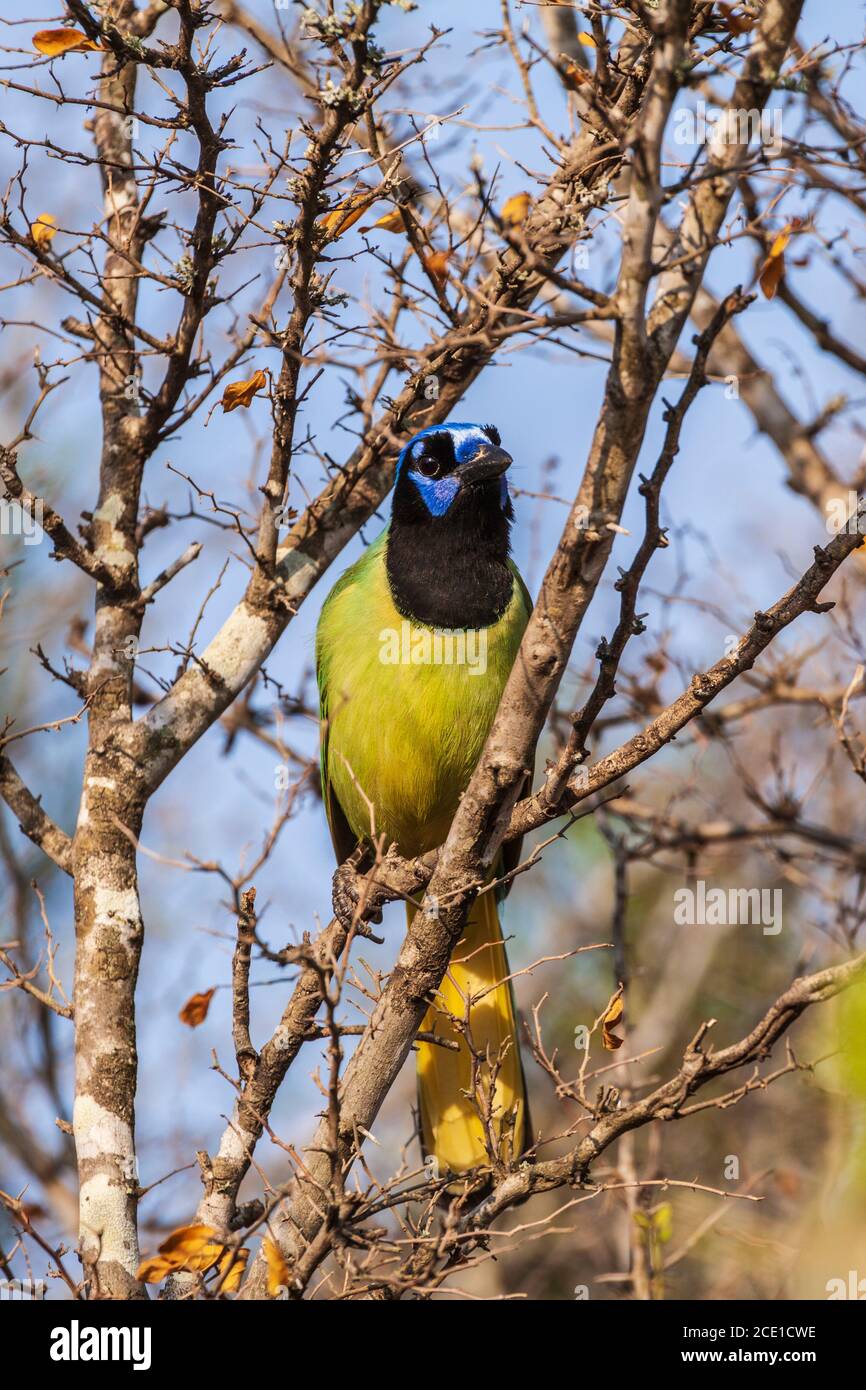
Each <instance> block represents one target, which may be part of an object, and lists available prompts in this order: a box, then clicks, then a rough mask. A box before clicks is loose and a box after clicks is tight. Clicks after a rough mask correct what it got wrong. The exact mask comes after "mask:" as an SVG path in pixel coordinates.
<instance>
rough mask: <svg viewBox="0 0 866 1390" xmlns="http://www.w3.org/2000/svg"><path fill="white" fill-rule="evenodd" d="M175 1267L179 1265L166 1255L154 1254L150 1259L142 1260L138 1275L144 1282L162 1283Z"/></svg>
mask: <svg viewBox="0 0 866 1390" xmlns="http://www.w3.org/2000/svg"><path fill="white" fill-rule="evenodd" d="M175 1269H177V1265H175V1264H174V1263H173V1262H172V1261H171V1260H167V1259H166V1258H165V1256H164V1255H152V1256H151V1258H150V1259H149V1260H142V1262H141V1264H140V1265H139V1266H138V1274H137V1276H136V1277H137V1278H138V1279H140V1280H141V1282H142V1283H143V1284H161V1283H162V1281H163V1279H167V1278H168V1276H169V1274H171V1273H173V1271H174V1270H175Z"/></svg>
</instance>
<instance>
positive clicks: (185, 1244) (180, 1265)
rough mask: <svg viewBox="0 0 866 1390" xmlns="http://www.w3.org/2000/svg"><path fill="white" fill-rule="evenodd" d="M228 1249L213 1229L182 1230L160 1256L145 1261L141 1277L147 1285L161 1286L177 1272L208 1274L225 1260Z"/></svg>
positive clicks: (164, 1244) (168, 1239) (162, 1247)
mask: <svg viewBox="0 0 866 1390" xmlns="http://www.w3.org/2000/svg"><path fill="white" fill-rule="evenodd" d="M226 1253H227V1252H226V1248H225V1246H224V1245H223V1244H222V1242H221V1241H220V1239H219V1237H218V1236H217V1233H216V1231H214V1230H213V1229H212V1228H211V1227H210V1226H179V1227H178V1229H177V1230H176V1231H172V1233H171V1235H170V1236H167V1237H166V1239H165V1240H164V1241H163V1242H162V1245H160V1247H159V1254H158V1255H152V1256H151V1257H150V1259H147V1260H142V1262H141V1264H140V1265H139V1267H138V1277H139V1279H141V1280H142V1281H143V1282H144V1283H145V1284H158V1283H160V1281H161V1280H163V1279H165V1278H166V1276H167V1275H169V1274H172V1273H173V1272H174V1271H175V1270H179V1269H184V1270H188V1271H189V1272H190V1273H204V1272H205V1270H208V1269H210V1268H211V1267H212V1266H213V1265H215V1264H216V1263H217V1261H218V1260H220V1259H223V1258H224V1256H225V1255H226Z"/></svg>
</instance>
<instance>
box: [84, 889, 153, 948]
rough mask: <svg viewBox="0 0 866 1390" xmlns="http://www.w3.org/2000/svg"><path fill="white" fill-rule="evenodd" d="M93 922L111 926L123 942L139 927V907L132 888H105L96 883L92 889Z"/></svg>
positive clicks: (97, 925) (100, 925)
mask: <svg viewBox="0 0 866 1390" xmlns="http://www.w3.org/2000/svg"><path fill="white" fill-rule="evenodd" d="M93 923H94V926H96V927H113V928H114V929H115V930H116V931H118V932H119V933H120V936H121V940H123V941H124V942H125V943H126V942H127V941H128V938H129V937H130V936H131V935H132V934H133V933H137V932H138V931H139V930H140V928H141V908H140V907H139V904H138V894H137V893H136V891H135V889H134V888H106V887H105V885H104V884H96V886H95V887H94V889H93Z"/></svg>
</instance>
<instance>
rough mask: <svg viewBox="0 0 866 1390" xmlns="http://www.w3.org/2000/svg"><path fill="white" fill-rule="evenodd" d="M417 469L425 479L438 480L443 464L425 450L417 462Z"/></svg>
mask: <svg viewBox="0 0 866 1390" xmlns="http://www.w3.org/2000/svg"><path fill="white" fill-rule="evenodd" d="M415 468H416V469H417V471H418V472H419V473H421V474H422V475H423V477H425V478H438V477H439V475H440V473H441V472H442V463H441V460H440V459H437V458H435V457H434V456H433V455H432V454H431V453H428V452H427V450H426V449H425V451H424V453H423V454H421V456H420V458H417V459H416V460H415Z"/></svg>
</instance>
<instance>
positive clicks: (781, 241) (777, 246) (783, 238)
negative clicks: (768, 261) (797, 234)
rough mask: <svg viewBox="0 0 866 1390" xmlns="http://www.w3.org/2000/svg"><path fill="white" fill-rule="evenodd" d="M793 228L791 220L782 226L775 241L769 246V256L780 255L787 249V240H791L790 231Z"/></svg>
mask: <svg viewBox="0 0 866 1390" xmlns="http://www.w3.org/2000/svg"><path fill="white" fill-rule="evenodd" d="M793 230H794V224H793V222H789V223H788V225H787V227H783V228H782V230H781V232H779V235H778V236H777V237H776V239H775V241H774V242H773V244H772V246H771V247H770V256H771V257H773V256H781V255H782V254H783V253H784V252H785V251H786V250H787V247H788V242H789V241H790V240H791V233H792V231H793Z"/></svg>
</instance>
